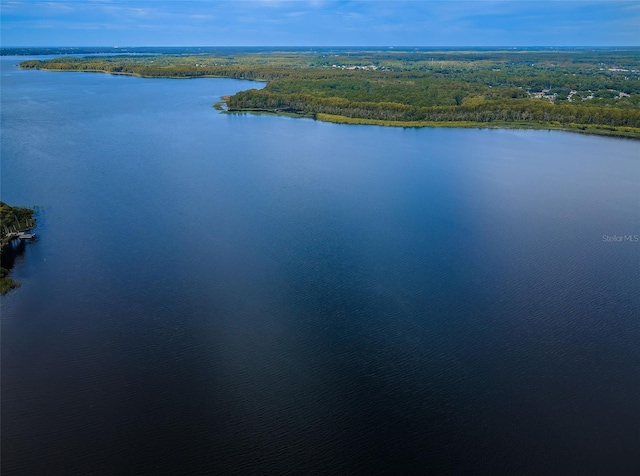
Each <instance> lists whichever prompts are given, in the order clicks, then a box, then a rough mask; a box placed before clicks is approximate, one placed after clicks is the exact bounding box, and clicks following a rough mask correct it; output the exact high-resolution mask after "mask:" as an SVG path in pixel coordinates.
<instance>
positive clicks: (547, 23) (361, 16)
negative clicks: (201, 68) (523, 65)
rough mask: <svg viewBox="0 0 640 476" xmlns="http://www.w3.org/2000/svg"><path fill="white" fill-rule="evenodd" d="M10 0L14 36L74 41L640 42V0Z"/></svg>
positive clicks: (7, 16)
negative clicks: (90, 33) (90, 39)
mask: <svg viewBox="0 0 640 476" xmlns="http://www.w3.org/2000/svg"><path fill="white" fill-rule="evenodd" d="M0 4H1V5H2V40H3V44H5V45H9V44H26V43H25V41H29V42H30V43H31V44H53V43H52V42H54V41H61V40H60V39H61V38H63V39H64V42H65V44H67V45H78V44H86V41H88V39H87V38H88V37H85V36H82V35H81V32H82V31H83V30H86V31H88V32H89V31H90V32H92V33H95V30H96V29H100V28H102V29H104V34H103V35H102V36H99V35H98V34H95V35H94V36H93V37H92V38H95V39H94V40H92V41H99V44H107V45H108V44H125V43H126V44H131V45H135V44H145V45H153V44H157V45H172V44H176V45H177V44H179V43H178V42H180V44H185V42H187V43H189V44H193V45H197V44H200V45H221V44H225V45H234V44H237V45H247V44H253V45H270V44H279V45H285V44H290V45H328V46H333V45H371V46H377V45H415V46H421V45H424V46H430V45H436V46H437V45H452V46H456V45H480V46H485V45H486V46H492V45H496V44H498V43H499V44H501V45H507V46H508V45H527V44H537V45H544V44H549V43H553V44H555V45H562V44H566V45H572V44H592V45H594V44H601V45H607V44H614V43H617V44H620V45H624V44H628V45H635V44H638V33H637V31H638V29H639V28H640V18H639V17H640V9H639V8H638V7H639V6H638V5H637V3H636V2H629V1H601V0H562V1H560V0H540V1H537V2H530V1H508V0H467V1H429V0H424V1H420V0H414V1H405V0H340V1H338V0H315V1H312V0H234V1H230V0H218V1H213V0H57V1H40V0H33V1H24V0H23V1H20V0H0ZM54 29H57V30H59V31H53V30H54ZM190 30H191V31H193V32H194V34H193V35H191V37H190V36H189V34H188V32H189V31H190ZM156 31H157V32H159V33H157V34H155V33H153V32H156ZM115 32H117V34H116V33H115ZM144 32H146V33H144ZM283 42H285V43H283ZM94 44H98V43H94Z"/></svg>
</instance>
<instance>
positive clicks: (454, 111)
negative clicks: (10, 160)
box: [21, 48, 640, 137]
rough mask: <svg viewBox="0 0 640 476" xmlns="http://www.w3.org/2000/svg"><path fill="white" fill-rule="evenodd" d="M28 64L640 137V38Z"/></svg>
mask: <svg viewBox="0 0 640 476" xmlns="http://www.w3.org/2000/svg"><path fill="white" fill-rule="evenodd" d="M21 67H22V68H36V69H46V70H61V71H94V72H97V71H99V72H107V73H113V74H132V75H138V76H143V77H170V78H195V77H227V78H236V79H251V80H258V81H266V82H267V83H268V84H267V85H266V86H265V87H264V88H263V89H250V90H248V91H243V92H239V93H237V94H235V95H233V96H230V97H229V98H228V99H227V101H226V104H227V109H228V111H229V112H238V111H268V112H275V113H293V114H299V115H304V116H308V117H314V118H317V119H321V120H329V121H335V122H348V123H372V124H385V125H400V126H423V125H429V126H434V125H435V126H487V127H491V126H499V127H530V128H556V129H566V130H576V131H582V132H590V133H599V134H608V135H619V136H627V137H640V49H637V48H627V49H624V50H607V49H563V50H550V49H539V50H535V49H520V50H506V51H492V50H485V49H475V50H467V51H457V50H442V51H436V50H418V49H416V50H414V51H412V50H409V49H405V50H392V49H389V50H385V51H368V50H365V49H351V50H350V49H327V48H325V49H320V50H312V51H311V50H310V51H303V50H299V49H298V50H288V51H287V50H284V51H274V50H246V51H241V50H228V51H226V50H221V51H216V52H209V53H204V54H192V53H189V54H156V55H150V54H149V55H145V54H142V55H120V56H102V57H95V56H94V57H70V56H65V57H59V58H55V59H52V60H47V61H39V60H31V61H25V62H23V63H21Z"/></svg>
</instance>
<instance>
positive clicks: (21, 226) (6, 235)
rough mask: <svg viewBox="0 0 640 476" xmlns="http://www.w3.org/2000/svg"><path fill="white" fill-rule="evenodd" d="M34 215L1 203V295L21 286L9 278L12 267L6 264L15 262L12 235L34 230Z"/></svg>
mask: <svg viewBox="0 0 640 476" xmlns="http://www.w3.org/2000/svg"><path fill="white" fill-rule="evenodd" d="M33 213H34V212H33V210H32V209H30V208H23V207H12V206H9V205H7V204H6V203H4V202H0V223H1V226H0V243H1V251H0V257H1V260H2V261H1V266H0V294H5V293H7V292H8V291H9V290H10V289H13V288H16V287H18V286H20V283H19V282H17V281H15V280H14V279H11V278H10V277H9V276H8V274H9V269H8V268H9V267H10V265H6V262H9V263H10V262H12V261H13V257H12V256H11V254H12V253H13V249H12V247H11V236H12V233H15V232H17V231H22V230H26V229H31V228H33V226H35V220H34V218H33ZM5 265H6V266H7V267H5Z"/></svg>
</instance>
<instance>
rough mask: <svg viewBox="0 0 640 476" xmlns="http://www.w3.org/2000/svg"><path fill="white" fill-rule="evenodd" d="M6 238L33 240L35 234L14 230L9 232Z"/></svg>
mask: <svg viewBox="0 0 640 476" xmlns="http://www.w3.org/2000/svg"><path fill="white" fill-rule="evenodd" d="M7 238H9V240H34V239H35V238H36V234H35V233H27V232H24V231H14V232H12V233H9V234H8V235H7Z"/></svg>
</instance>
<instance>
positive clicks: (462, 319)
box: [1, 57, 640, 476]
mask: <svg viewBox="0 0 640 476" xmlns="http://www.w3.org/2000/svg"><path fill="white" fill-rule="evenodd" d="M19 60H20V58H7V57H4V58H2V60H1V64H2V78H1V79H2V149H1V153H2V155H1V158H2V200H3V201H5V202H8V203H10V204H14V205H26V206H33V205H37V206H38V207H40V209H41V211H40V213H39V214H38V217H37V218H38V224H39V225H38V228H37V229H36V232H37V233H38V235H39V241H37V242H35V243H32V244H29V245H27V246H26V250H25V253H24V254H22V255H21V256H19V257H18V258H17V259H16V263H15V267H14V270H13V276H14V277H15V278H16V279H18V280H19V281H21V282H22V287H21V288H19V289H18V290H16V291H12V292H11V293H9V294H8V295H6V296H4V297H3V298H2V309H1V311H2V316H1V317H2V467H3V471H2V473H3V474H7V475H30V476H31V475H44V474H46V475H57V474H65V475H72V474H73V475H79V474H92V475H125V474H252V473H254V474H327V475H337V474H426V473H429V474H431V473H433V474H487V475H498V474H508V475H513V474H521V475H525V474H531V475H540V474H558V475H570V474H581V475H582V474H602V475H611V474H615V475H627V474H628V475H631V474H640V452H638V448H639V447H640V432H639V428H640V321H639V319H640V317H639V316H640V243H638V242H637V241H634V240H633V236H634V235H639V234H640V148H639V144H640V143H639V142H637V141H630V140H622V139H609V138H599V137H592V136H581V135H577V134H569V133H561V132H548V131H504V130H479V129H468V130H462V129H461V130H456V129H400V128H381V127H372V126H345V125H334V124H326V123H321V122H316V121H313V120H307V119H290V118H281V117H272V116H250V115H246V116H245V115H224V114H220V113H219V112H218V111H216V110H215V109H213V108H212V107H211V106H212V104H213V103H214V102H216V101H217V100H219V97H220V96H221V95H225V94H230V93H234V92H236V91H239V90H242V89H247V88H249V87H254V86H256V83H248V82H241V81H235V80H226V79H199V80H168V79H140V78H133V77H123V76H108V75H103V74H80V73H49V72H38V71H20V70H18V69H17V68H16V67H15V65H16V64H17V62H18V61H19ZM257 87H259V85H258V86H257ZM603 235H606V236H603ZM613 235H616V236H618V237H621V236H627V237H628V239H630V240H631V241H629V240H627V241H607V238H606V237H612V236H613ZM629 235H631V237H630V238H629ZM612 240H616V238H612Z"/></svg>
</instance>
